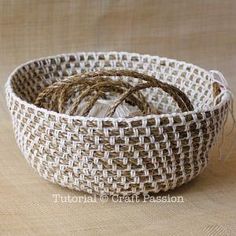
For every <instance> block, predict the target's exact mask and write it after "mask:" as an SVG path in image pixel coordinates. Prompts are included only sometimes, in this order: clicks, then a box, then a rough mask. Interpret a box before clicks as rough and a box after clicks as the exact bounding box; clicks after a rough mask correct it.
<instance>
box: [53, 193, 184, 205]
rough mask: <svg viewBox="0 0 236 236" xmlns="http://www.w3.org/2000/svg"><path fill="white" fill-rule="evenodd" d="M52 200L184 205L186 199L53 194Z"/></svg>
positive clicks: (57, 201) (60, 201) (148, 196)
mask: <svg viewBox="0 0 236 236" xmlns="http://www.w3.org/2000/svg"><path fill="white" fill-rule="evenodd" d="M52 199H53V202H54V203H65V204H71V203H84V204H87V203H108V202H113V203H138V202H145V203H148V202H149V203H183V202H184V198H183V196H180V195H178V196H173V195H170V194H167V195H158V196H156V195H149V194H145V195H136V194H134V195H128V196H120V195H113V196H108V195H101V196H97V195H70V194H67V195H62V194H58V193H55V194H52Z"/></svg>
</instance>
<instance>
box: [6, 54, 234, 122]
mask: <svg viewBox="0 0 236 236" xmlns="http://www.w3.org/2000/svg"><path fill="white" fill-rule="evenodd" d="M112 53H115V54H126V55H129V56H143V57H149V58H153V59H154V58H155V59H158V60H167V61H171V62H175V63H183V64H185V65H186V66H191V67H193V68H195V69H198V70H202V71H204V72H205V73H208V75H209V76H210V77H211V79H212V81H216V82H219V81H217V80H215V79H214V77H213V75H212V73H211V72H210V71H207V70H206V69H203V68H202V67H199V66H197V65H194V64H192V63H187V62H185V61H182V60H176V59H172V58H167V57H160V56H153V55H149V54H141V53H130V52H124V51H101V52H100V51H99V52H90V51H88V52H74V53H73V52H71V53H61V54H57V55H52V56H46V57H40V58H36V59H32V60H29V61H27V62H24V63H22V64H20V65H19V66H17V67H16V68H15V69H14V70H13V71H12V72H11V73H10V75H9V76H8V78H7V81H6V83H5V92H6V94H7V93H9V94H11V96H12V98H13V99H14V100H16V101H17V102H19V103H20V104H22V105H25V106H26V107H28V108H31V109H33V110H36V111H38V112H42V113H44V114H48V115H52V116H55V117H58V118H65V119H70V120H82V121H94V122H96V121H100V122H101V121H111V122H113V121H116V122H127V123H130V122H133V121H137V120H147V119H152V118H164V117H165V118H173V117H175V116H186V115H193V114H197V113H204V112H213V111H214V110H216V109H218V108H220V107H222V106H223V105H225V103H227V102H229V101H231V99H232V97H231V96H232V93H231V91H230V89H229V88H227V87H226V86H225V85H224V84H221V86H222V87H223V90H222V92H221V94H220V95H222V99H221V101H220V102H219V103H218V104H217V105H213V106H212V107H210V108H208V109H201V110H196V109H195V110H193V111H186V112H172V113H165V114H149V115H140V116H134V117H127V118H126V117H119V118H115V117H87V116H81V115H75V116H71V115H67V114H65V113H58V112H55V111H50V110H47V109H45V108H41V107H38V106H36V105H34V104H32V103H28V102H26V101H24V100H23V99H21V98H20V97H19V96H17V94H16V93H15V92H14V90H13V88H12V85H11V80H12V77H13V76H14V74H15V73H17V72H18V70H19V69H21V68H22V67H25V66H27V65H30V64H32V63H34V62H36V61H42V60H48V59H55V58H57V57H68V56H72V55H77V56H78V55H88V54H94V55H96V54H98V55H99V54H112Z"/></svg>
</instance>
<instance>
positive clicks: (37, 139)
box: [6, 52, 231, 195]
mask: <svg viewBox="0 0 236 236" xmlns="http://www.w3.org/2000/svg"><path fill="white" fill-rule="evenodd" d="M100 70H103V71H104V70H105V71H109V70H111V71H112V70H115V71H119V70H126V71H132V72H134V71H135V72H137V74H142V75H145V76H150V77H152V78H153V77H155V79H156V80H157V81H160V83H162V84H164V85H166V86H172V87H173V86H174V87H175V88H177V89H178V91H182V93H184V94H185V95H186V99H182V103H184V102H186V101H187V100H189V101H190V103H191V106H192V108H193V109H192V110H191V109H187V110H184V109H182V108H181V106H180V103H178V99H175V98H174V96H173V94H171V93H169V92H168V91H167V90H166V91H165V89H163V87H161V88H160V86H159V87H149V88H146V89H144V91H142V96H143V97H145V99H147V100H148V101H149V104H152V106H153V107H155V108H157V109H158V111H159V112H160V113H161V114H148V113H147V114H146V115H138V116H131V117H104V118H98V117H90V116H81V115H68V114H64V113H59V112H58V111H57V110H56V111H55V110H53V109H50V110H49V109H45V108H40V107H39V106H38V105H37V104H36V103H35V101H36V100H37V98H38V96H39V94H40V93H42V91H44V90H45V88H47V87H49V86H52V84H55V83H57V82H60V81H64V80H65V79H67V77H68V76H72V75H76V74H77V75H78V74H81V73H84V72H91V73H92V72H93V71H100ZM111 77H112V76H111ZM116 77H117V76H113V77H112V79H113V80H116ZM123 77H124V80H126V81H130V80H132V81H134V83H135V81H136V80H137V79H133V78H131V77H132V76H129V75H126V76H123ZM136 77H137V76H136ZM218 78H222V75H221V74H220V73H217V72H211V71H210V72H209V71H206V70H204V69H202V68H199V67H197V66H194V65H192V64H187V63H185V62H182V61H176V60H172V59H167V58H160V57H158V56H149V55H139V54H133V53H123V52H107V53H76V54H66V55H64V54H63V55H58V56H55V57H49V58H43V59H39V60H34V61H31V62H28V63H26V64H24V65H22V66H20V67H18V68H17V69H16V70H15V71H14V72H13V73H12V74H11V75H10V77H9V79H8V82H7V84H6V94H7V103H8V107H9V110H10V113H11V116H12V121H13V127H14V131H15V136H16V140H17V143H18V145H19V147H20V149H21V151H22V153H23V155H24V156H25V158H26V160H27V161H28V162H29V163H30V164H31V165H32V167H33V168H34V169H36V170H37V171H38V173H39V174H40V176H42V177H44V178H45V179H47V180H49V181H51V182H55V183H58V184H60V185H62V186H65V187H69V188H71V189H76V190H81V191H86V192H88V193H91V194H100V195H101V194H106V195H115V194H119V195H128V194H141V193H144V194H145V193H148V192H159V191H161V190H163V191H167V190H169V189H173V188H175V187H177V186H180V185H182V184H183V183H186V182H188V181H190V180H191V179H193V178H194V177H196V176H197V175H198V174H199V173H200V172H201V171H202V170H203V169H204V168H205V167H206V165H207V162H208V152H209V149H210V148H211V146H212V144H213V143H214V142H215V140H216V137H217V135H218V134H219V132H220V130H221V129H222V128H223V125H224V122H225V120H226V117H227V113H228V110H229V106H230V103H231V96H230V91H229V90H228V88H227V86H226V84H225V83H224V82H222V80H221V81H220V79H218ZM136 82H137V81H136ZM74 97H75V96H74ZM72 100H73V98H72ZM131 100H132V99H131ZM183 100H186V101H183ZM44 102H45V101H44ZM35 104H36V105H35ZM143 107H144V106H143ZM144 108H145V107H144Z"/></svg>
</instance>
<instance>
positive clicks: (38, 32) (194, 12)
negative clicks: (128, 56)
mask: <svg viewBox="0 0 236 236" xmlns="http://www.w3.org/2000/svg"><path fill="white" fill-rule="evenodd" d="M235 12H236V1H234V0H225V1H221V0H206V1H205V0H199V1H195V0H172V1H164V0H163V1H162V0H156V1H155V0H153V1H151V0H130V1H126V0H120V1H115V0H111V1H108V0H100V1H99V0H95V1H93V0H82V1H81V0H78V1H76V0H74V1H66V0H63V1H62V0H50V1H48V0H41V1H36V0H31V1H30V0H0V86H1V93H0V170H1V171H0V235H121V234H122V235H236V233H235V232H236V223H235V217H236V203H235V195H236V188H235V187H236V184H235V177H236V172H235V168H236V159H235V155H236V148H235V146H234V139H235V135H236V132H235V131H234V132H233V133H231V134H230V135H228V136H227V135H225V138H224V142H223V146H222V150H221V151H222V154H223V157H224V160H218V159H219V152H218V148H217V147H219V145H218V146H217V147H216V148H215V149H214V150H213V151H212V152H211V154H210V163H209V166H208V167H207V169H206V170H205V171H204V173H203V174H201V176H199V177H198V178H197V179H195V180H193V181H192V182H191V183H189V184H187V185H184V186H183V187H180V188H178V189H176V190H174V191H170V192H168V193H165V194H161V195H162V196H164V195H166V194H170V195H171V196H182V197H183V198H184V203H163V202H162V203H148V202H146V203H145V202H139V203H129V204H127V203H114V202H112V201H111V200H109V201H108V202H106V203H100V202H98V203H95V204H89V203H88V204H83V203H62V202H60V203H55V202H54V198H53V196H52V195H53V194H60V195H61V196H68V195H69V196H71V197H73V196H77V197H79V196H84V194H82V193H78V192H75V191H71V190H68V189H64V188H61V187H59V186H57V185H53V184H51V183H48V182H46V181H45V180H43V179H41V178H39V176H38V175H37V174H36V173H35V172H34V171H33V170H32V169H31V167H29V165H28V164H27V163H26V161H25V160H24V158H23V157H22V154H21V153H20V151H19V149H18V147H17V145H16V143H15V139H14V136H13V130H12V125H11V121H10V116H9V113H8V111H7V108H6V104H5V94H4V84H5V82H6V79H7V76H8V75H9V74H10V72H11V71H12V70H13V69H14V68H15V67H16V66H18V65H19V64H21V63H23V62H25V61H27V60H30V59H34V58H38V57H42V56H48V55H54V54H59V53H63V52H76V51H129V52H139V53H147V54H152V55H160V56H166V57H170V58H176V59H179V60H185V61H187V62H192V63H193V64H197V65H200V66H202V67H203V68H206V69H209V70H210V69H217V70H220V71H222V72H223V74H224V75H225V78H226V79H227V80H228V81H229V84H230V87H231V89H232V91H233V92H236V82H235V74H236V66H235V61H236V14H235ZM231 126H232V121H231V119H230V117H229V121H228V124H227V126H226V128H225V130H226V132H225V133H226V134H227V133H228V132H229V130H230V128H231Z"/></svg>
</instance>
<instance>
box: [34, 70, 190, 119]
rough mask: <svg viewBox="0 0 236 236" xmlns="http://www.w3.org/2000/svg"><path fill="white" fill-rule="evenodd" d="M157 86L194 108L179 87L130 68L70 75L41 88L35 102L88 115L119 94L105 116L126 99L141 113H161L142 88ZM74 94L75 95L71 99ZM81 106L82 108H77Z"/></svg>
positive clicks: (187, 108) (186, 108)
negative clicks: (97, 105) (103, 102)
mask: <svg viewBox="0 0 236 236" xmlns="http://www.w3.org/2000/svg"><path fill="white" fill-rule="evenodd" d="M111 77H129V78H136V79H138V80H139V81H140V82H139V83H137V84H136V85H133V84H131V83H129V82H127V81H123V80H121V79H118V80H113V79H112V78H111ZM154 87H158V88H160V89H162V90H163V91H164V92H166V93H168V94H169V95H170V96H172V97H173V99H174V100H175V101H176V103H177V104H178V106H179V108H180V109H181V110H182V112H185V111H192V110H193V105H192V104H191V102H190V100H189V99H188V97H187V96H186V95H185V94H184V93H183V92H182V91H181V90H180V89H178V88H176V87H175V86H173V85H170V84H167V83H164V82H162V81H160V80H157V79H156V78H155V77H153V76H149V75H146V74H142V73H139V72H136V71H130V70H101V71H93V72H86V73H83V74H77V75H73V76H70V77H68V78H66V79H64V80H61V81H57V82H55V83H53V84H52V85H49V86H48V87H46V88H45V89H44V90H43V91H41V92H40V93H39V95H38V97H37V98H36V100H35V105H37V106H40V107H43V108H47V109H49V110H53V111H56V112H59V113H67V114H69V115H77V114H78V112H79V114H80V115H82V116H87V115H88V114H89V112H90V111H91V109H92V108H93V107H94V106H95V104H96V103H97V101H98V100H99V99H103V100H108V101H109V98H110V97H111V96H112V97H114V96H115V95H116V96H117V94H120V95H119V96H118V98H117V99H116V100H115V101H114V100H113V102H112V104H109V109H108V110H107V111H106V114H105V117H112V116H113V114H114V113H115V111H116V109H117V107H118V106H119V105H121V104H122V103H123V102H126V103H127V104H129V105H132V106H136V107H137V108H138V109H139V111H140V112H139V114H140V113H141V114H142V115H147V114H160V112H159V111H158V110H157V109H156V108H154V107H153V106H151V104H149V103H148V102H147V99H146V98H145V96H144V95H143V94H142V92H141V90H143V89H147V88H154ZM73 96H74V99H73V100H71V101H70V99H71V98H72V97H73ZM69 101H70V103H69ZM82 102H86V104H85V105H84V106H83V107H82V109H81V107H80V105H81V103H82ZM68 103H69V105H68ZM79 107H80V111H78V110H79ZM133 115H134V114H133ZM129 116H132V114H129Z"/></svg>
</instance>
